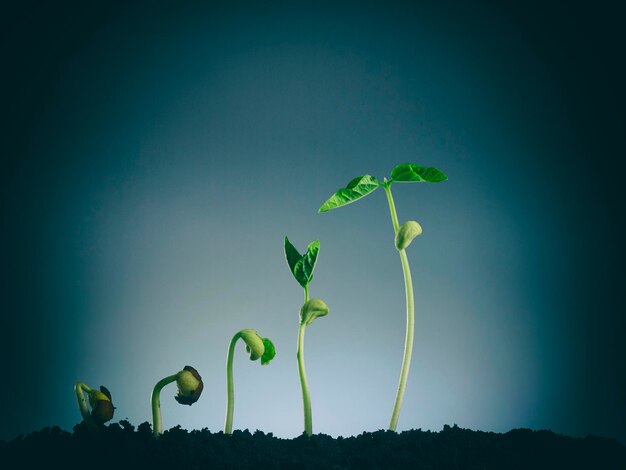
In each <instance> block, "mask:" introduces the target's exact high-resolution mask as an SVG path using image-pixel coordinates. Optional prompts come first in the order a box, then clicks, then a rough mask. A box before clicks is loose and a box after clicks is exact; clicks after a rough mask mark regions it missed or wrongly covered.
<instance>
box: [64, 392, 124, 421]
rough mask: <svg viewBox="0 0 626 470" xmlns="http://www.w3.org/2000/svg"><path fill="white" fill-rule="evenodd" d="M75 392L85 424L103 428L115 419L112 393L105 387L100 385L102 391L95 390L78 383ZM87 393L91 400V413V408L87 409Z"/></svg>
mask: <svg viewBox="0 0 626 470" xmlns="http://www.w3.org/2000/svg"><path fill="white" fill-rule="evenodd" d="M74 392H75V393H76V399H77V400H78V408H79V410H80V414H81V416H82V417H83V421H84V422H85V423H87V424H89V425H96V426H102V425H103V424H104V423H106V422H107V421H110V420H111V419H112V418H113V412H114V410H115V407H114V406H113V402H112V401H111V392H109V390H108V389H107V388H106V387H105V386H104V385H100V390H94V389H92V388H89V387H88V386H87V385H86V384H84V383H82V382H76V384H75V385H74ZM85 393H86V394H87V396H88V398H89V406H90V407H91V412H89V408H88V407H87V401H86V400H85Z"/></svg>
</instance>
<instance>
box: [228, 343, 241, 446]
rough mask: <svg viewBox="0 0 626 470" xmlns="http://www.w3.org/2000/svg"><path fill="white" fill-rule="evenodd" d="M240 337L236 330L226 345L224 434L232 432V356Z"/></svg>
mask: <svg viewBox="0 0 626 470" xmlns="http://www.w3.org/2000/svg"><path fill="white" fill-rule="evenodd" d="M239 338H241V332H238V333H236V334H235V336H233V339H231V340H230V345H229V346H228V357H227V359H226V421H225V422H224V434H232V433H233V412H234V410H235V385H234V383H233V356H234V352H235V344H236V343H237V340H238V339H239Z"/></svg>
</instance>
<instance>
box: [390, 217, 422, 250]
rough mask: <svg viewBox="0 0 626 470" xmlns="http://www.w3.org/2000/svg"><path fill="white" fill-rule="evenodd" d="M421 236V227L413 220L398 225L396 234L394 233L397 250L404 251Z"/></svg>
mask: <svg viewBox="0 0 626 470" xmlns="http://www.w3.org/2000/svg"><path fill="white" fill-rule="evenodd" d="M421 234H422V226H421V225H420V224H418V223H417V222H415V221H414V220H409V221H407V222H404V223H403V224H402V225H400V228H399V229H398V233H396V248H397V249H398V250H404V249H406V248H407V247H408V246H409V245H410V244H411V242H412V241H413V239H414V238H415V237H418V236H420V235H421Z"/></svg>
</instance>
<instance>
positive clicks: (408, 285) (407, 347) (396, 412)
mask: <svg viewBox="0 0 626 470" xmlns="http://www.w3.org/2000/svg"><path fill="white" fill-rule="evenodd" d="M383 187H384V188H385V193H386V194H387V201H388V202H389V212H390V213H391V222H392V224H393V229H394V232H395V233H397V232H398V230H399V228H400V224H399V223H398V215H397V214H396V206H395V204H394V202H393V196H392V195H391V183H389V184H386V185H384V186H383ZM399 253H400V261H401V263H402V272H403V274H404V289H405V294H406V334H405V337H404V356H403V358H402V369H401V370H400V381H399V382H398V390H397V392H396V401H395V402H394V405H393V411H392V413H391V421H390V422H389V430H390V431H395V430H396V427H397V425H398V418H399V416H400V408H401V407H402V400H403V399H404V391H405V389H406V382H407V378H408V376H409V369H410V368H411V356H412V354H413V335H414V331H415V305H414V297H413V281H412V280H411V269H410V267H409V259H408V257H407V255H406V251H405V250H399Z"/></svg>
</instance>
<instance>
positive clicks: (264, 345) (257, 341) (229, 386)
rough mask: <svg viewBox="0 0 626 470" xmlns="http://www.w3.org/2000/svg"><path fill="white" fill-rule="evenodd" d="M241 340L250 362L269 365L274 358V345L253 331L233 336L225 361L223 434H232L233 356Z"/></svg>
mask: <svg viewBox="0 0 626 470" xmlns="http://www.w3.org/2000/svg"><path fill="white" fill-rule="evenodd" d="M239 338H241V339H242V340H243V342H244V343H246V352H247V353H249V354H250V360H251V361H256V360H257V359H259V358H260V359H261V365H262V366H264V365H267V364H269V363H270V361H271V360H272V359H274V356H276V349H275V348H274V344H273V343H272V341H270V340H269V339H268V338H261V336H259V334H258V333H257V332H256V331H255V330H249V329H246V330H241V331H239V332H238V333H236V334H235V336H233V339H232V340H231V341H230V345H229V346H228V356H227V359H226V420H225V422H224V434H232V433H233V413H234V410H235V386H234V383H233V355H234V353H235V345H236V344H237V341H238V340H239Z"/></svg>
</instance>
